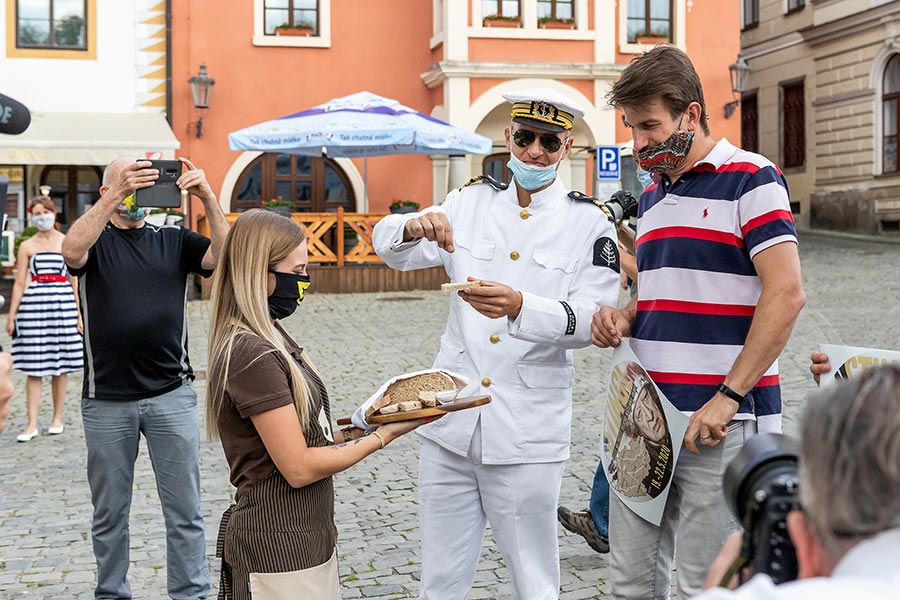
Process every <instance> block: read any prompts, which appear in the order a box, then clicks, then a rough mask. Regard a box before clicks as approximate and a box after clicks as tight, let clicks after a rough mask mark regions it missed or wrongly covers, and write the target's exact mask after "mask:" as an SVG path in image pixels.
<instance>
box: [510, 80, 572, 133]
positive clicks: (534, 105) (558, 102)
mask: <svg viewBox="0 0 900 600" xmlns="http://www.w3.org/2000/svg"><path fill="white" fill-rule="evenodd" d="M503 98H504V99H506V100H508V101H509V102H512V111H511V112H510V117H511V118H512V120H513V121H515V122H516V123H521V124H522V125H529V126H531V127H536V128H538V129H546V130H548V131H554V132H557V133H559V132H560V131H567V130H569V129H572V126H573V125H574V124H575V119H577V118H579V117H583V116H584V109H583V108H582V107H581V105H579V104H578V103H577V102H575V101H574V100H572V99H571V98H569V97H568V96H566V95H565V94H563V93H562V92H559V91H557V90H554V89H553V88H549V87H540V88H531V89H527V90H518V91H515V92H506V93H505V94H503Z"/></svg>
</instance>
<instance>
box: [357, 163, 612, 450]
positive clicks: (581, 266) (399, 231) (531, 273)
mask: <svg viewBox="0 0 900 600" xmlns="http://www.w3.org/2000/svg"><path fill="white" fill-rule="evenodd" d="M567 194H568V192H567V190H566V189H565V187H564V186H563V184H562V183H561V182H560V181H559V179H558V178H557V179H556V180H555V181H554V182H553V184H552V185H551V186H550V187H548V188H547V189H545V190H542V191H540V192H538V193H536V194H534V195H533V196H532V202H531V205H530V206H528V207H527V208H525V209H523V208H521V207H520V206H519V203H518V200H517V198H516V192H515V184H513V185H510V187H509V188H508V189H506V190H503V191H497V190H495V189H494V188H493V187H492V186H491V185H489V184H486V183H479V184H473V185H470V186H467V187H463V188H461V189H459V190H454V191H453V192H451V193H450V194H448V196H447V200H446V201H445V202H444V204H443V205H441V206H435V207H430V208H428V209H426V211H441V212H443V213H444V214H445V215H447V218H448V220H449V221H450V226H451V228H452V231H453V242H454V245H455V247H456V248H455V252H453V253H449V252H446V251H444V250H440V249H439V248H438V247H437V244H436V243H434V242H428V241H427V240H419V241H416V242H408V243H405V244H404V243H402V240H403V228H404V225H405V223H406V221H408V220H409V219H411V218H414V217H416V216H418V214H421V213H412V214H406V215H390V216H388V217H385V218H384V219H382V220H381V221H380V222H379V223H378V224H377V225H376V227H375V231H374V235H373V243H374V245H375V251H376V252H377V253H378V255H379V256H380V257H381V258H383V259H384V262H385V263H387V264H388V265H389V266H390V267H393V268H395V269H399V270H403V271H408V270H413V269H421V268H426V267H435V266H440V265H443V266H444V268H445V269H446V271H447V275H448V276H449V277H450V280H451V281H455V282H457V281H465V280H466V277H468V276H472V277H476V278H478V279H487V280H492V281H497V282H500V283H503V284H505V285H508V286H510V287H512V288H513V289H515V290H519V291H521V292H522V298H523V303H522V310H521V312H520V313H519V316H518V318H517V319H516V320H515V321H512V320H510V319H507V318H501V319H490V318H488V317H485V316H483V315H481V314H479V313H478V312H476V311H475V309H473V308H472V307H471V306H469V305H468V304H467V303H465V302H464V301H463V300H462V299H461V298H460V297H459V296H458V294H456V293H453V294H451V295H450V316H449V319H448V321H447V327H446V329H445V330H444V334H443V335H442V336H441V347H440V352H439V353H438V355H437V358H436V359H435V361H434V367H435V368H442V369H448V370H451V371H455V372H457V373H461V374H463V375H466V376H468V377H469V378H470V383H469V386H468V387H467V388H466V389H465V390H463V392H462V394H461V395H463V396H472V395H479V394H490V395H491V397H492V402H491V404H488V405H486V406H485V407H483V408H481V409H472V410H466V411H461V412H457V413H454V414H453V415H450V416H449V417H447V418H444V419H440V420H438V421H436V422H435V423H432V424H430V425H427V426H424V427H420V428H419V429H418V432H419V433H420V434H421V435H422V436H424V437H426V438H428V439H430V440H433V441H434V442H436V443H438V444H440V445H441V446H443V447H444V448H446V449H448V450H450V451H451V452H454V453H456V454H459V455H461V456H465V455H466V453H467V451H468V448H469V442H470V440H471V438H472V433H473V431H474V429H475V427H476V426H477V424H478V418H479V416H480V417H481V423H482V425H483V426H484V429H483V431H482V462H483V463H484V464H522V463H536V462H552V461H559V460H565V459H567V458H568V457H569V440H570V427H571V417H572V381H573V379H574V374H575V369H574V366H573V362H572V348H581V347H584V346H588V345H589V344H590V342H591V333H590V330H591V317H592V316H593V314H594V312H596V311H597V310H598V309H599V307H600V306H601V305H603V304H609V305H612V306H615V305H616V304H617V302H618V298H619V293H618V290H619V285H618V284H619V274H618V269H619V266H618V250H617V246H616V235H615V232H614V230H613V227H612V224H611V223H610V222H609V220H608V219H607V218H606V216H605V215H604V214H603V212H602V211H601V210H600V209H598V208H597V207H596V206H594V205H592V204H590V203H588V202H581V201H576V200H573V199H571V198H569V197H568V195H567ZM596 376H597V377H602V376H603V374H601V373H597V374H596Z"/></svg>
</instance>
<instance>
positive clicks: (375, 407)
mask: <svg viewBox="0 0 900 600" xmlns="http://www.w3.org/2000/svg"><path fill="white" fill-rule="evenodd" d="M390 404H391V395H390V394H387V393H386V394H384V395H383V396H382V397H381V398H379V399H378V400H376V401H375V402H373V403H372V406H370V407H369V408H367V409H366V419H368V418H369V417H371V416H372V415H374V414H375V413H377V412H378V411H380V410H381V409H382V408H384V407H386V406H389V405H390ZM393 412H397V411H393ZM381 414H387V413H384V412H382V413H381Z"/></svg>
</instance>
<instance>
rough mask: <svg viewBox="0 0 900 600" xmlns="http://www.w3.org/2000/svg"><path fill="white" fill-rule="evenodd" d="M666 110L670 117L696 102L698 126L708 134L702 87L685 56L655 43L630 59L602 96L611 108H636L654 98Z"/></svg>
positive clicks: (698, 77) (675, 115)
mask: <svg viewBox="0 0 900 600" xmlns="http://www.w3.org/2000/svg"><path fill="white" fill-rule="evenodd" d="M657 98H658V99H659V100H660V101H661V102H662V103H663V106H665V107H666V108H667V109H669V113H671V115H672V118H677V117H678V116H679V115H681V114H682V113H684V111H686V110H687V107H688V106H689V105H690V104H691V102H697V103H698V104H700V126H701V127H702V128H703V133H705V134H706V135H709V125H708V124H707V122H706V120H707V115H706V102H705V101H704V100H703V86H702V85H701V84H700V76H699V75H697V71H696V69H694V64H693V63H692V62H691V59H690V58H688V55H687V54H685V53H684V52H682V51H681V50H679V49H678V48H676V47H674V46H656V47H655V48H653V49H652V50H650V51H649V52H644V53H643V54H641V55H640V56H636V57H635V58H633V59H632V61H631V64H630V65H628V66H627V67H625V70H624V71H622V76H621V77H620V78H619V80H618V81H617V82H615V83H614V84H613V86H612V88H611V89H610V91H609V93H608V94H607V95H606V100H607V102H609V105H610V106H612V107H614V108H622V107H626V106H627V107H640V106H644V105H646V104H648V103H650V102H652V101H653V100H655V99H657Z"/></svg>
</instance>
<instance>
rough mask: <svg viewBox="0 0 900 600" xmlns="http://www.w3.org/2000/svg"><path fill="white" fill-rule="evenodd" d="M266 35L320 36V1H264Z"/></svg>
mask: <svg viewBox="0 0 900 600" xmlns="http://www.w3.org/2000/svg"><path fill="white" fill-rule="evenodd" d="M263 27H264V32H265V35H276V36H317V35H319V2H318V0H264V1H263Z"/></svg>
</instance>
